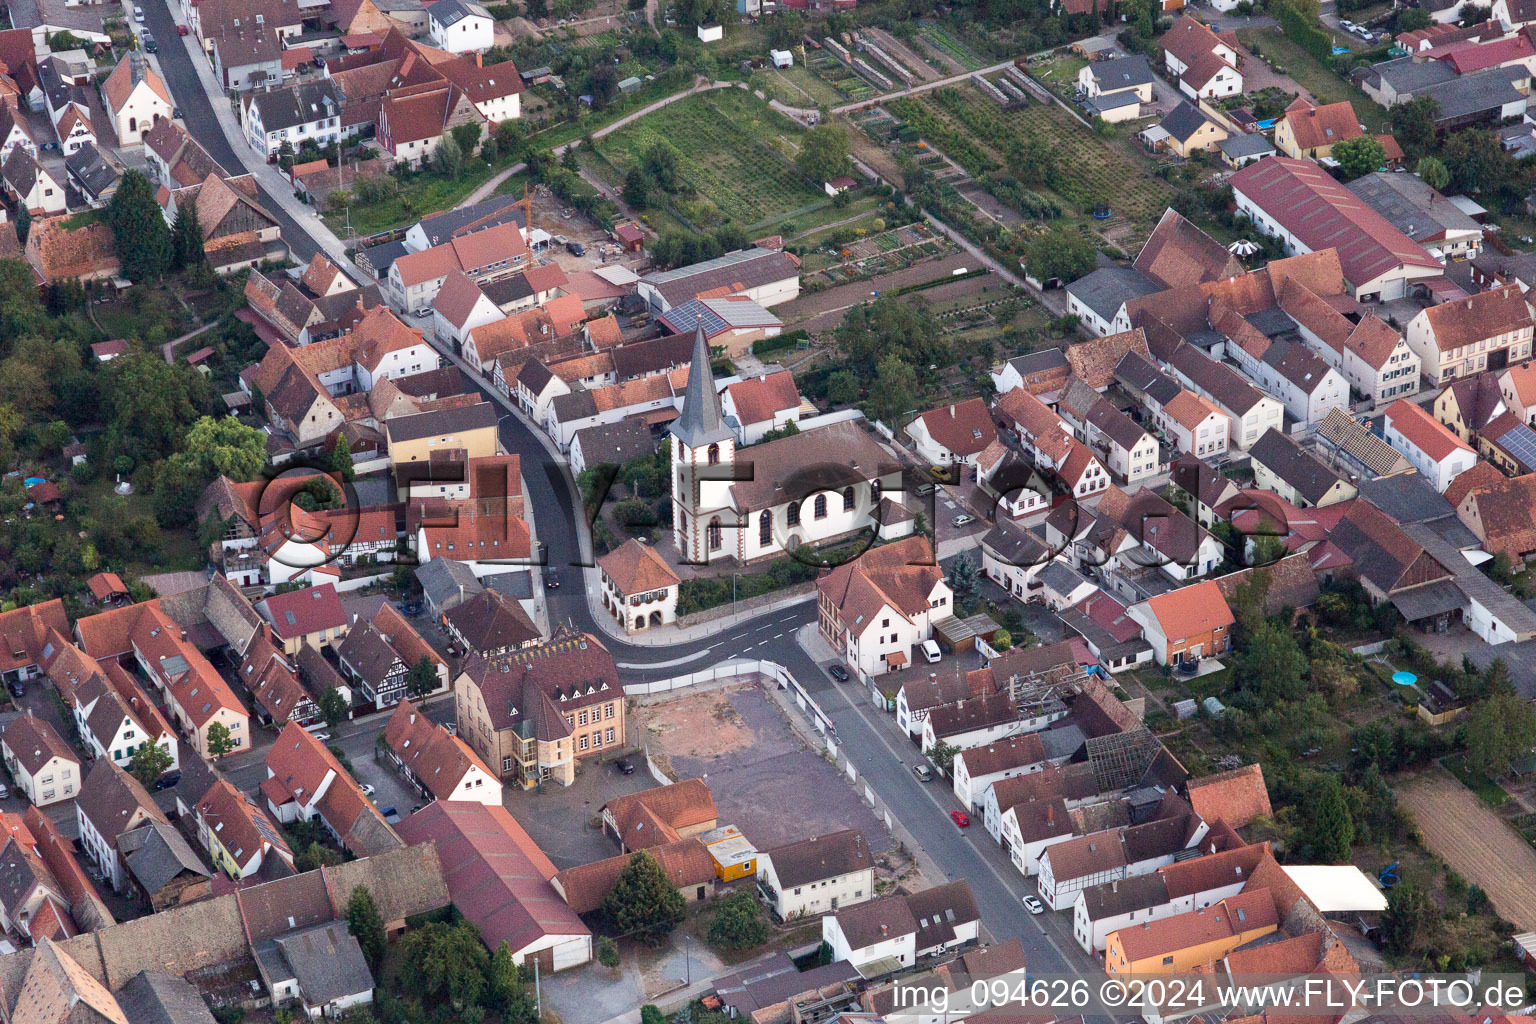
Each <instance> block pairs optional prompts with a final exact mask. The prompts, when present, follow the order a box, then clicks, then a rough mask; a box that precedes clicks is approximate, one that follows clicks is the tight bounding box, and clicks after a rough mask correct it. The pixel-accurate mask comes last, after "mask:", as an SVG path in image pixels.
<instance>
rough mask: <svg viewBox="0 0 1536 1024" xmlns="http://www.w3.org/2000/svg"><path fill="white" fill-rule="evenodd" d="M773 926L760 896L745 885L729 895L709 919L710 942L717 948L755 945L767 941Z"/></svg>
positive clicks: (746, 947) (750, 947)
mask: <svg viewBox="0 0 1536 1024" xmlns="http://www.w3.org/2000/svg"><path fill="white" fill-rule="evenodd" d="M771 931H772V929H771V928H770V927H769V925H768V918H767V917H765V916H764V915H763V905H762V904H761V903H759V902H758V901H757V896H756V895H755V894H754V893H752V892H751V891H749V890H746V889H742V890H738V891H737V892H734V893H732V894H731V895H730V896H728V897H726V899H725V902H724V903H722V904H721V905H720V909H719V910H717V911H716V912H715V916H714V918H713V919H712V920H711V921H710V922H709V944H710V945H711V946H714V947H715V948H717V949H754V948H756V947H758V946H761V945H762V944H763V943H765V942H767V941H768V936H769V934H771Z"/></svg>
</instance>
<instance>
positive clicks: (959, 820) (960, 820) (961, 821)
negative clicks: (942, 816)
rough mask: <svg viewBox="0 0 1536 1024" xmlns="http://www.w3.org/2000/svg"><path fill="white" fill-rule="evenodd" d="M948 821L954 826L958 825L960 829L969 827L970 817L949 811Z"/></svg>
mask: <svg viewBox="0 0 1536 1024" xmlns="http://www.w3.org/2000/svg"><path fill="white" fill-rule="evenodd" d="M949 820H950V821H952V822H954V823H955V824H956V825H959V826H960V827H961V828H970V827H971V816H970V815H969V814H966V813H965V812H964V811H950V812H949Z"/></svg>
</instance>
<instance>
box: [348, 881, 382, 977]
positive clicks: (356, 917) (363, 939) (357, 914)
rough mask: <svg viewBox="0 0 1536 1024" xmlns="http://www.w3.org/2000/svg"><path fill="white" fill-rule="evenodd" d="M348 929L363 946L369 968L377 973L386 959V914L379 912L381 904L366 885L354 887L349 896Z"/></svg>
mask: <svg viewBox="0 0 1536 1024" xmlns="http://www.w3.org/2000/svg"><path fill="white" fill-rule="evenodd" d="M347 931H348V932H350V933H351V934H352V937H353V938H354V939H356V940H357V944H358V945H359V946H361V947H362V949H363V956H364V957H365V958H366V959H367V960H368V966H369V968H370V969H371V970H373V971H374V972H375V973H377V972H378V970H379V964H381V963H382V962H383V961H384V947H385V945H386V940H385V933H384V915H383V914H381V913H379V905H378V904H377V903H375V902H374V901H373V893H372V892H370V891H369V889H368V887H367V886H366V885H360V886H358V887H357V888H356V889H353V890H352V895H351V896H348V897H347Z"/></svg>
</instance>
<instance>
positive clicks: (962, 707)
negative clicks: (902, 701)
mask: <svg viewBox="0 0 1536 1024" xmlns="http://www.w3.org/2000/svg"><path fill="white" fill-rule="evenodd" d="M1028 728H1030V726H1029V724H1028V722H1027V720H1026V719H1023V718H1020V717H1019V710H1018V708H1017V707H1016V706H1015V705H1014V702H1013V700H1012V699H1011V698H1010V697H1009V696H1008V694H1007V693H1006V692H1004V693H984V694H982V695H981V696H979V697H965V698H962V699H960V700H957V701H955V702H954V703H952V704H941V705H939V706H938V707H936V708H934V709H933V710H932V711H929V712H928V716H927V717H926V718H925V719H923V735H922V740H921V745H922V750H923V753H925V754H926V753H927V752H928V751H930V750H932V749H934V748H935V747H936V746H938V745H939V744H940V743H941V742H942V743H945V744H948V745H949V746H951V747H958V748H959V749H961V750H966V749H969V748H970V747H982V746H986V745H987V744H989V743H994V742H996V741H997V740H1000V739H1003V738H1004V737H1006V736H1014V735H1017V734H1018V733H1021V732H1024V731H1026V730H1027V729H1028Z"/></svg>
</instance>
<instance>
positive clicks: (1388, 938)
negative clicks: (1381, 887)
mask: <svg viewBox="0 0 1536 1024" xmlns="http://www.w3.org/2000/svg"><path fill="white" fill-rule="evenodd" d="M1434 919H1435V908H1434V906H1433V905H1432V904H1431V903H1430V902H1429V897H1428V896H1426V895H1425V894H1424V891H1423V890H1422V889H1420V888H1419V887H1418V886H1416V885H1414V884H1413V883H1412V882H1399V883H1398V884H1397V885H1395V886H1393V887H1392V888H1390V889H1388V890H1387V912H1386V913H1385V914H1383V915H1382V917H1381V932H1382V938H1383V940H1385V942H1386V945H1387V952H1389V953H1391V954H1392V955H1394V956H1406V955H1408V954H1409V953H1412V952H1413V951H1414V950H1415V949H1417V948H1418V945H1419V941H1420V939H1421V938H1422V937H1423V934H1424V932H1425V931H1426V930H1428V928H1429V926H1430V924H1431V923H1433V921H1434Z"/></svg>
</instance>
